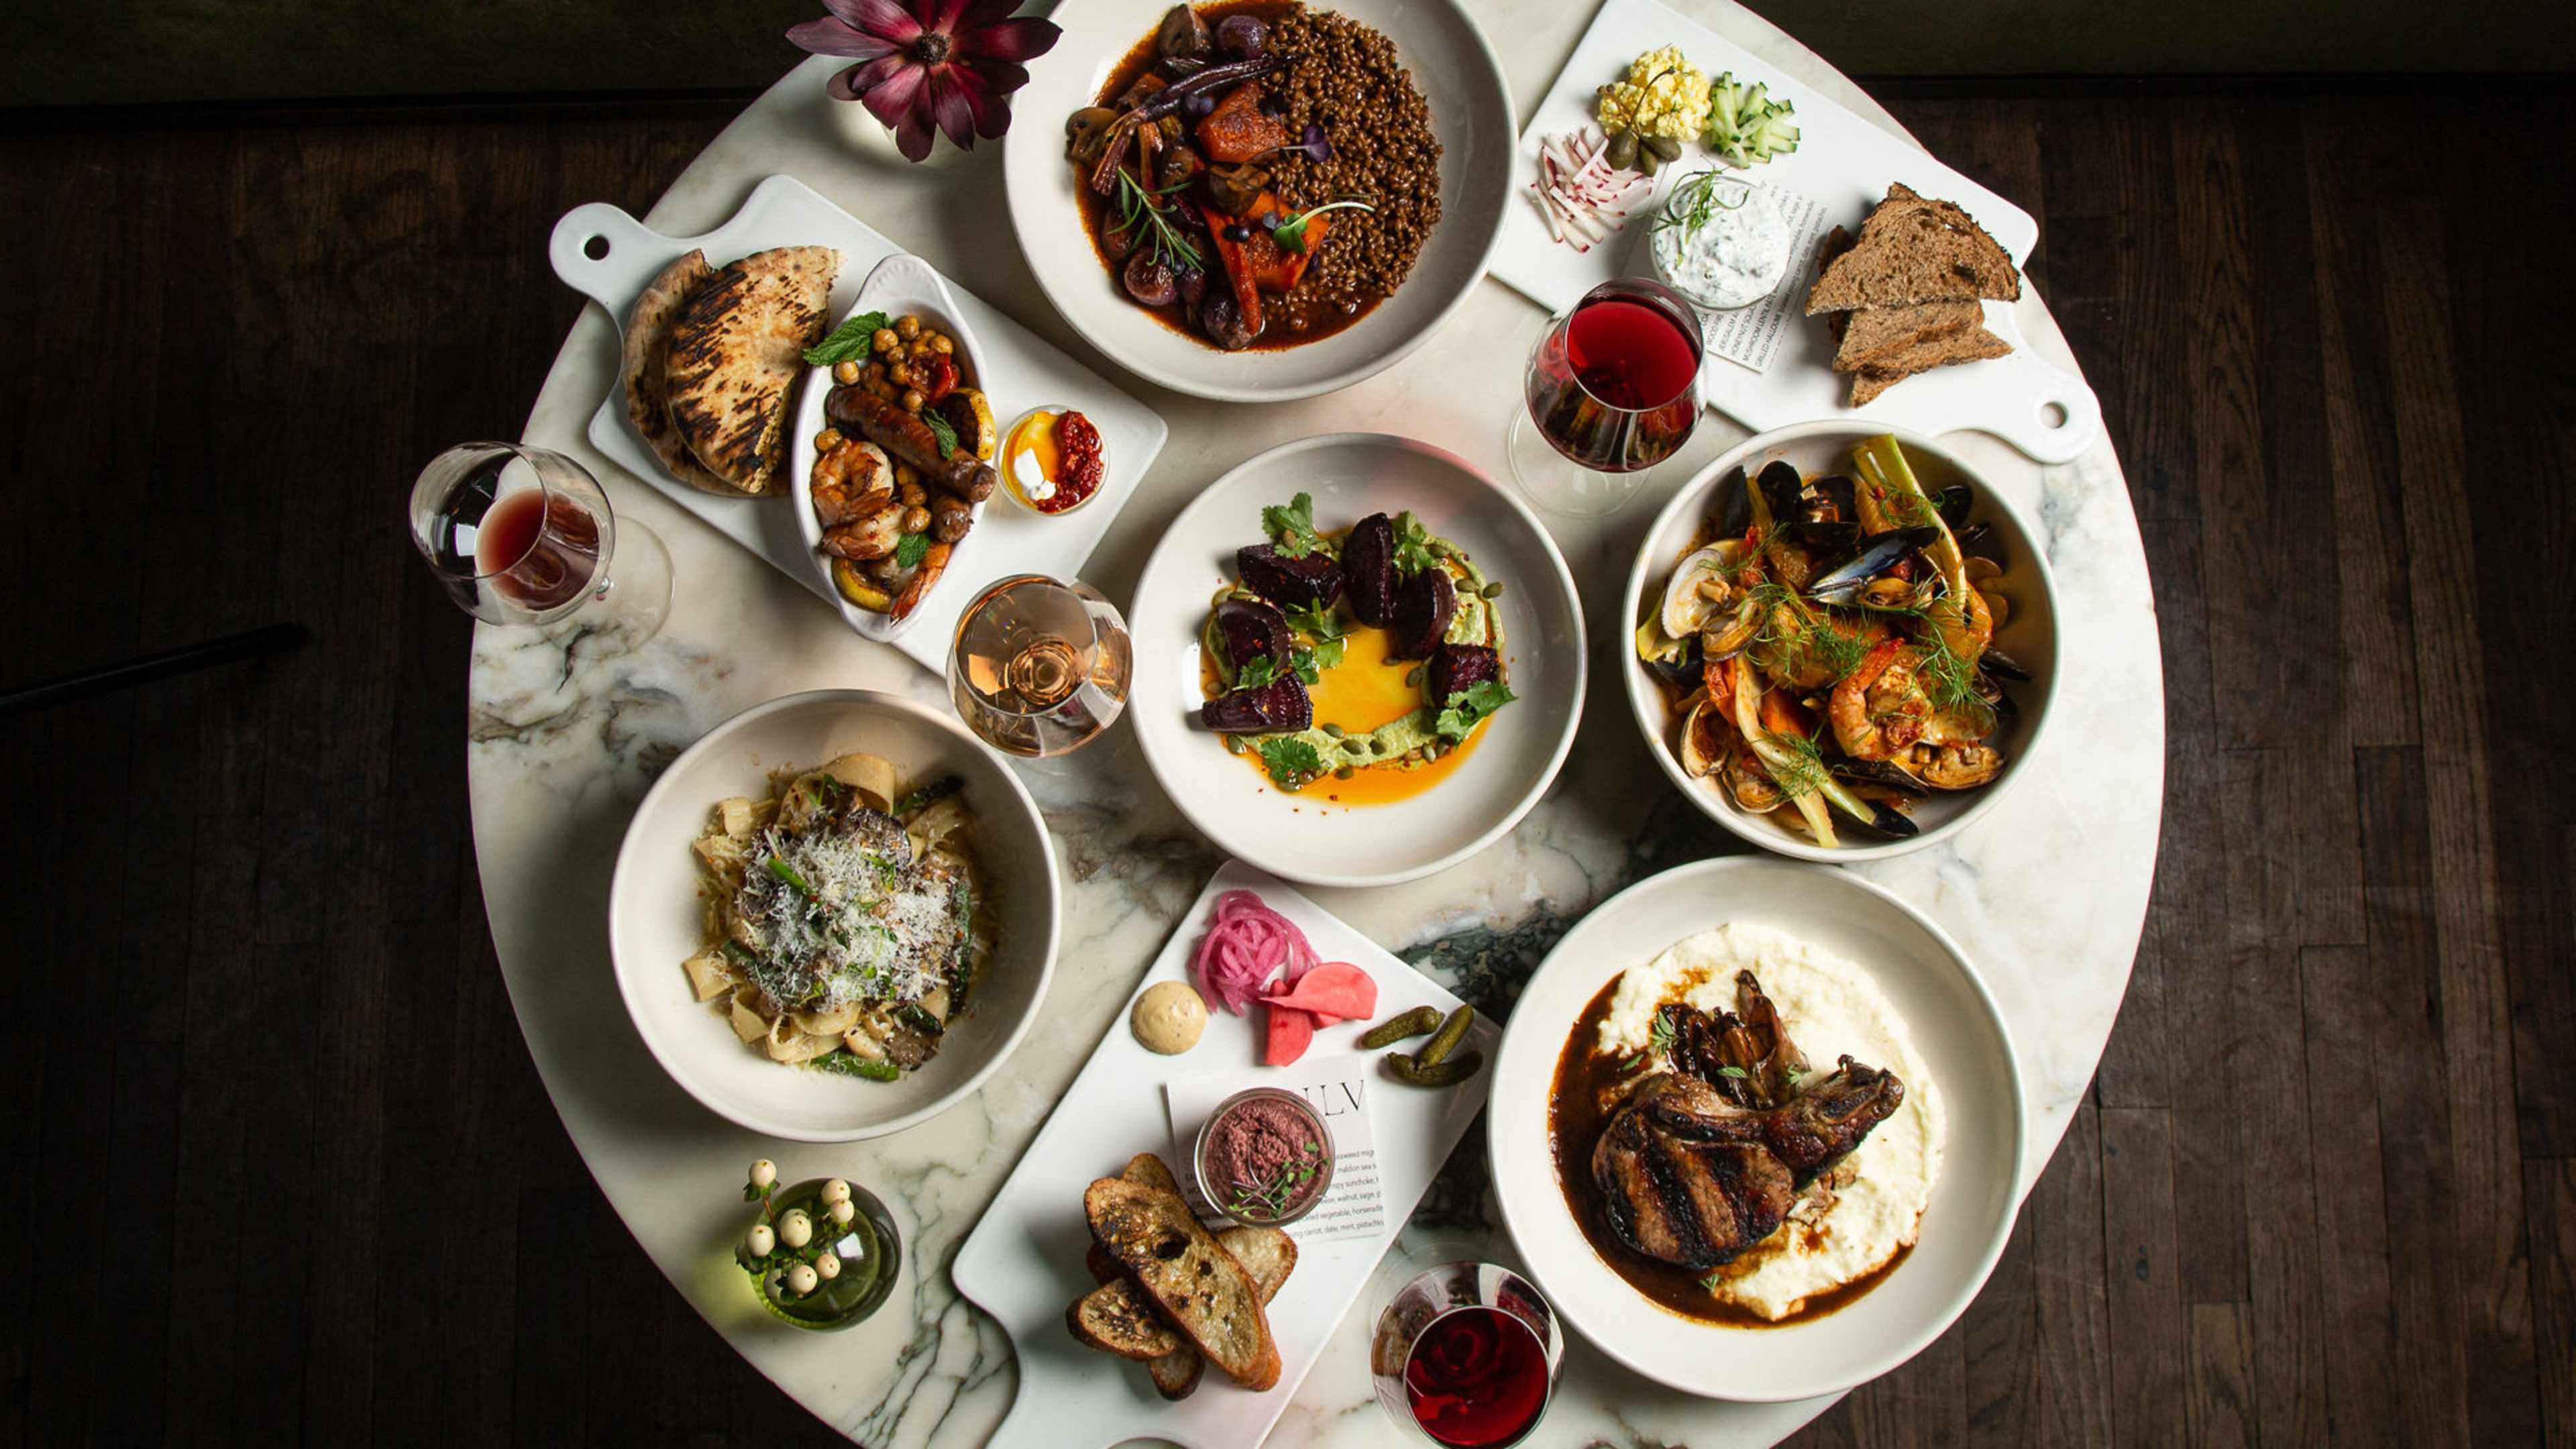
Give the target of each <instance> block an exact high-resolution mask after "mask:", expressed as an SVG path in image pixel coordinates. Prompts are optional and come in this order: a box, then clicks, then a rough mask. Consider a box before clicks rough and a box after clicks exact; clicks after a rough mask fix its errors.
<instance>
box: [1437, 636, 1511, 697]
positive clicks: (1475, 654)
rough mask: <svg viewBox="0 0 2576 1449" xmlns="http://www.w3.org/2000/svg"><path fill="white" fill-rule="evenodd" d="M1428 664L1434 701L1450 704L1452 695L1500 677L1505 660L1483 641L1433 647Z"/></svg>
mask: <svg viewBox="0 0 2576 1449" xmlns="http://www.w3.org/2000/svg"><path fill="white" fill-rule="evenodd" d="M1426 668H1427V671H1428V674H1429V677H1430V680H1431V702H1432V703H1433V704H1447V703H1448V702H1449V697H1450V696H1451V695H1453V694H1460V693H1463V692H1465V691H1467V690H1470V689H1473V688H1475V687H1476V686H1477V685H1479V684H1482V683H1484V682H1485V681H1486V680H1488V679H1493V678H1497V677H1499V676H1500V675H1501V674H1502V672H1503V661H1502V659H1501V658H1500V657H1499V656H1497V655H1496V654H1495V653H1494V651H1493V650H1491V649H1488V648H1486V647H1485V646H1484V645H1482V644H1443V645H1441V646H1440V647H1439V648H1437V649H1434V650H1432V651H1431V663H1430V664H1429V665H1428V666H1426Z"/></svg>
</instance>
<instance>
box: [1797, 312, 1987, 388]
mask: <svg viewBox="0 0 2576 1449" xmlns="http://www.w3.org/2000/svg"><path fill="white" fill-rule="evenodd" d="M1833 315H1834V317H1835V318H1836V319H1837V323H1838V325H1837V326H1836V327H1835V329H1834V330H1835V332H1836V333H1837V334H1838V335H1839V336H1840V337H1841V339H1842V345H1841V346H1840V347H1838V348H1836V349H1835V351H1834V371H1836V372H1866V371H1868V370H1870V369H1871V368H1881V369H1885V368H1888V367H1891V366H1894V365H1895V360H1896V359H1897V358H1898V357H1899V356H1901V355H1903V354H1906V353H1909V352H1912V351H1913V350H1915V349H1917V348H1919V347H1921V346H1923V345H1924V344H1925V343H1929V342H1937V341H1939V340H1940V339H1942V338H1945V337H1956V336H1957V335H1959V334H1960V333H1962V332H1965V331H1967V330H1968V329H1969V328H1971V327H1975V328H1977V329H1978V330H1980V331H1983V330H1984V326H1983V324H1984V322H1985V309H1984V308H1983V307H1980V306H1978V305H1977V304H1976V303H1974V302H1922V303H1918V304H1916V305H1914V306H1911V307H1863V308H1862V309H1860V310H1859V311H1857V312H1836V313H1834V314H1833Z"/></svg>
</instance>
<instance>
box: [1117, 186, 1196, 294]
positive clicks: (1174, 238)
mask: <svg viewBox="0 0 2576 1449" xmlns="http://www.w3.org/2000/svg"><path fill="white" fill-rule="evenodd" d="M1188 184H1189V183H1188V182H1186V181H1176V182H1173V183H1172V184H1171V185H1169V186H1166V187H1163V188H1162V189H1161V190H1159V191H1149V190H1147V189H1146V188H1145V183H1143V182H1141V181H1139V180H1137V179H1136V178H1135V177H1134V176H1133V175H1130V174H1129V173H1127V172H1125V171H1121V172H1119V173H1118V226H1117V230H1119V231H1122V232H1129V233H1133V232H1134V231H1135V230H1136V228H1137V227H1138V226H1140V225H1141V226H1143V227H1144V229H1145V245H1147V246H1149V247H1152V248H1153V249H1154V254H1155V255H1156V256H1158V257H1161V258H1162V259H1163V261H1164V262H1165V263H1166V264H1170V265H1179V266H1186V267H1189V268H1192V269H1194V270H1202V271H1203V270H1205V269H1206V264H1205V263H1204V262H1203V261H1201V260H1200V257H1199V249H1198V248H1197V247H1196V246H1195V245H1193V244H1192V243H1191V241H1190V239H1189V238H1188V237H1185V236H1183V235H1181V232H1180V229H1179V228H1178V227H1175V226H1173V225H1172V222H1171V218H1169V217H1167V216H1165V215H1163V204H1162V198H1164V197H1166V196H1169V195H1171V194H1172V193H1173V192H1175V191H1178V190H1180V189H1181V188H1182V187H1184V186H1187V185H1188Z"/></svg>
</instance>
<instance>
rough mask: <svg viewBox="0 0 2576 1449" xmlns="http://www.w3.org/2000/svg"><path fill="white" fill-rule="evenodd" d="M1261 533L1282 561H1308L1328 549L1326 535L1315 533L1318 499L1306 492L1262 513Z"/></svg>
mask: <svg viewBox="0 0 2576 1449" xmlns="http://www.w3.org/2000/svg"><path fill="white" fill-rule="evenodd" d="M1261 531H1262V532H1264V533H1267V534H1269V535H1270V542H1271V543H1272V544H1273V545H1275V546H1276V547H1277V548H1278V550H1279V556H1280V557H1281V558H1304V557H1306V556H1307V555H1308V554H1311V553H1313V552H1315V551H1316V550H1317V549H1321V548H1323V547H1324V536H1323V535H1322V534H1320V533H1317V532H1316V531H1315V500H1314V499H1313V498H1312V497H1311V496H1309V495H1307V494H1304V493H1300V494H1298V495H1297V496H1296V497H1295V498H1292V499H1290V500H1289V501H1288V502H1286V503H1284V504H1275V505H1273V506H1271V507H1268V508H1265V509H1263V510H1261ZM1328 551H1329V550H1328Z"/></svg>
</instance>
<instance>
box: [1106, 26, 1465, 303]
mask: <svg viewBox="0 0 2576 1449" xmlns="http://www.w3.org/2000/svg"><path fill="white" fill-rule="evenodd" d="M1065 130H1066V142H1067V144H1066V154H1067V156H1068V159H1069V160H1070V161H1071V162H1072V164H1073V165H1074V166H1075V168H1076V169H1077V171H1078V172H1079V173H1080V174H1079V178H1078V180H1079V184H1078V185H1077V186H1076V188H1075V190H1076V194H1077V195H1078V196H1079V197H1080V198H1081V210H1082V215H1083V223H1084V228H1085V230H1086V231H1087V232H1088V233H1089V235H1090V237H1091V240H1092V244H1093V246H1094V248H1095V249H1096V250H1097V251H1098V252H1099V255H1100V258H1101V261H1102V263H1103V264H1104V265H1105V266H1106V267H1107V268H1108V270H1109V272H1110V273H1111V275H1112V277H1113V278H1114V279H1115V280H1116V282H1117V284H1118V285H1119V286H1120V288H1121V289H1122V290H1123V291H1125V292H1126V294H1127V295H1128V297H1129V298H1130V299H1131V300H1133V301H1134V302H1136V303H1137V304H1138V305H1139V306H1142V307H1144V308H1145V309H1146V310H1148V311H1150V312H1152V313H1153V314H1154V315H1155V316H1157V317H1158V318H1160V319H1161V320H1162V321H1163V322H1164V323H1165V324H1166V325H1168V326H1170V327H1172V328H1173V329H1174V330H1176V331H1179V332H1182V333H1184V334H1186V335H1188V336H1191V337H1194V338H1197V339H1199V340H1200V341H1203V342H1206V343H1208V344H1209V345H1211V346H1215V347H1219V348H1222V349H1224V350H1227V351H1238V350H1246V349H1279V348H1286V347H1294V346H1297V345H1299V344H1301V343H1306V342H1312V341H1316V340H1318V339H1320V338H1323V337H1328V336H1330V335H1332V334H1333V333H1336V332H1339V331H1341V330H1342V329H1343V328H1345V327H1348V326H1350V325H1351V324H1353V323H1355V322H1357V321H1359V320H1360V319H1361V318H1362V317H1365V316H1367V315H1368V313H1369V312H1370V311H1371V310H1372V309H1373V308H1375V307H1376V305H1377V304H1378V303H1379V302H1381V301H1383V300H1385V299H1386V298H1387V297H1389V296H1391V295H1393V294H1394V292H1395V290H1396V289H1397V288H1398V287H1400V286H1402V285H1403V284H1404V280H1405V278H1406V277H1407V276H1408V275H1409V274H1410V273H1411V272H1412V270H1413V264H1414V262H1415V260H1416V259H1417V258H1419V257H1420V255H1421V253H1422V249H1423V246H1424V245H1425V244H1426V243H1427V242H1428V241H1429V240H1430V237H1431V231H1432V228H1434V227H1435V226H1437V225H1438V224H1439V221H1440V142H1439V140H1438V139H1437V138H1436V137H1435V136H1434V135H1433V134H1432V129H1431V108H1430V106H1429V105H1428V104H1427V103H1426V102H1425V101H1424V100H1423V98H1422V92H1421V91H1420V89H1419V88H1417V87H1416V86H1415V84H1414V81H1413V76H1412V73H1411V72H1410V71H1409V70H1408V69H1406V67H1405V65H1404V62H1403V59H1402V58H1401V57H1400V56H1399V55H1398V54H1397V53H1396V49H1395V44H1394V42H1393V41H1391V40H1389V39H1387V37H1386V36H1384V35H1383V34H1380V33H1379V32H1378V31H1377V30H1376V29H1374V28H1373V27H1370V26H1368V25H1365V24H1362V23H1361V22H1359V21H1357V20H1354V19H1351V18H1350V17H1349V16H1346V15H1341V14H1338V13H1336V12H1333V11H1328V10H1317V9H1310V8H1308V7H1307V6H1305V5H1303V4H1301V3H1297V0H1219V3H1216V4H1208V5H1199V6H1190V5H1177V6H1174V7H1173V8H1172V10H1171V11H1170V12H1168V13H1167V14H1166V15H1165V16H1164V18H1163V21H1162V23H1161V24H1160V25H1158V26H1157V27H1156V29H1155V31H1154V33H1153V34H1151V35H1148V36H1146V37H1145V38H1144V39H1142V40H1141V41H1139V42H1138V43H1137V45H1136V47H1135V49H1133V50H1131V51H1130V52H1129V53H1128V54H1127V56H1126V57H1125V58H1124V59H1122V60H1121V61H1120V62H1119V64H1118V65H1117V66H1116V67H1115V68H1114V69H1113V70H1112V71H1111V72H1110V75H1109V79H1108V81H1107V82H1106V83H1105V84H1104V85H1103V86H1102V87H1101V90H1100V94H1099V96H1098V97H1097V98H1096V101H1095V103H1094V104H1093V105H1091V106H1087V107H1085V108H1083V109H1082V110H1079V111H1076V112H1074V114H1073V115H1072V116H1071V117H1070V118H1068V119H1067V122H1066V127H1065Z"/></svg>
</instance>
